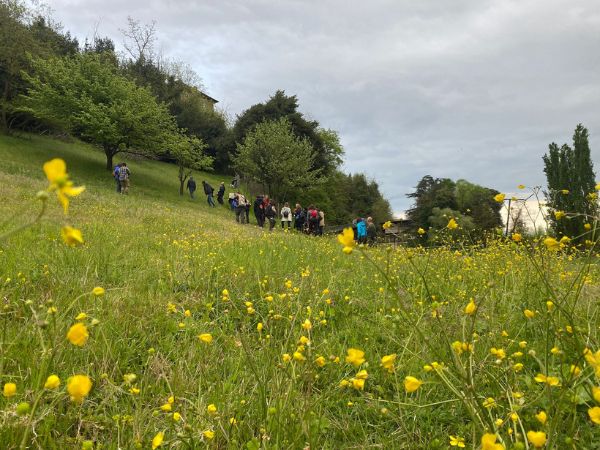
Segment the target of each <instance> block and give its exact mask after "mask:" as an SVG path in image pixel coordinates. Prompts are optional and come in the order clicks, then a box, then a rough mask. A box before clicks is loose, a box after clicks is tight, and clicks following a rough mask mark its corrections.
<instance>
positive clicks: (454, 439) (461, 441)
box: [450, 435, 465, 448]
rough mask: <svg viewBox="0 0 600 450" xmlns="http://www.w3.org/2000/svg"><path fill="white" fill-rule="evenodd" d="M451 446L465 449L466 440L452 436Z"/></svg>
mask: <svg viewBox="0 0 600 450" xmlns="http://www.w3.org/2000/svg"><path fill="white" fill-rule="evenodd" d="M450 446H452V447H460V448H464V447H465V439H464V438H461V437H460V436H452V435H450Z"/></svg>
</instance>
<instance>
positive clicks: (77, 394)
mask: <svg viewBox="0 0 600 450" xmlns="http://www.w3.org/2000/svg"><path fill="white" fill-rule="evenodd" d="M91 389H92V380H90V379H89V377H87V376H86V375H74V376H72V377H71V378H69V379H68V381H67V392H68V393H69V395H70V396H71V400H72V401H74V402H75V403H81V402H83V399H84V398H85V397H87V396H88V394H89V393H90V390H91Z"/></svg>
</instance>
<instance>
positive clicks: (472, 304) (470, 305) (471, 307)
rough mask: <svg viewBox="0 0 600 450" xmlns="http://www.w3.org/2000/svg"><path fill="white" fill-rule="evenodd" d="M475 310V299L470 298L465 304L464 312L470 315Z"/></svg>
mask: <svg viewBox="0 0 600 450" xmlns="http://www.w3.org/2000/svg"><path fill="white" fill-rule="evenodd" d="M475 311H477V305H476V304H475V301H474V300H473V299H471V300H470V301H469V303H468V304H467V306H465V314H468V315H469V316H471V315H473V314H475Z"/></svg>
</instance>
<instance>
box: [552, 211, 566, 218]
mask: <svg viewBox="0 0 600 450" xmlns="http://www.w3.org/2000/svg"><path fill="white" fill-rule="evenodd" d="M566 216H567V215H566V214H565V212H564V211H554V218H555V219H556V220H561V219H564V218H565V217H566Z"/></svg>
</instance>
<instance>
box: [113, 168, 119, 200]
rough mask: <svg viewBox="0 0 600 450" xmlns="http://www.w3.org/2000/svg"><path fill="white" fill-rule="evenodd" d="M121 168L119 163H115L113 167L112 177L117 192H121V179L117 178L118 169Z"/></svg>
mask: <svg viewBox="0 0 600 450" xmlns="http://www.w3.org/2000/svg"><path fill="white" fill-rule="evenodd" d="M120 168H121V163H119V164H117V165H116V166H115V168H114V169H113V178H114V179H115V181H116V182H117V193H118V194H120V193H121V181H120V180H119V169H120Z"/></svg>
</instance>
